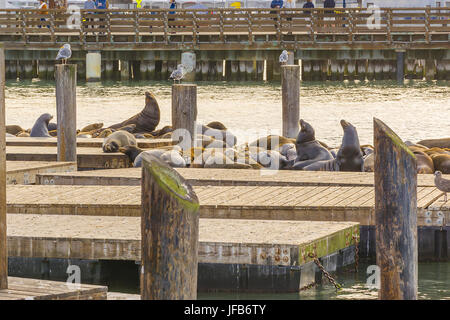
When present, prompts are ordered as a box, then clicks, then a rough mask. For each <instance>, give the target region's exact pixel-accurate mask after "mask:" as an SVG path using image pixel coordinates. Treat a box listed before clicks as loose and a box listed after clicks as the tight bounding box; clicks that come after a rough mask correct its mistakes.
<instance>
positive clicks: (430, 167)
mask: <svg viewBox="0 0 450 320" xmlns="http://www.w3.org/2000/svg"><path fill="white" fill-rule="evenodd" d="M52 119H53V116H52V115H50V114H49V113H45V114H43V115H41V116H40V117H39V118H38V119H37V120H36V122H35V124H34V125H33V127H32V128H31V129H28V130H24V129H23V128H21V127H20V126H18V125H9V126H6V132H7V135H8V136H17V137H28V136H30V137H51V136H56V135H57V124H56V123H52V122H50V121H51V120H52ZM159 121H160V108H159V105H158V102H157V101H156V98H155V96H154V95H153V94H151V93H149V92H146V93H145V106H144V108H143V110H142V111H141V112H140V113H138V114H136V115H134V116H133V117H131V118H129V119H127V120H125V121H123V122H120V123H117V124H114V125H111V126H109V127H106V128H104V127H103V123H94V124H90V125H88V126H86V127H84V128H82V129H81V130H77V136H78V137H80V138H81V137H83V138H91V137H92V138H104V142H103V145H102V149H103V151H104V152H122V153H124V154H126V155H127V156H128V157H129V158H130V160H131V163H133V166H135V167H139V166H141V165H142V161H141V157H142V155H141V153H142V152H146V153H150V154H152V155H154V156H156V157H158V158H160V159H161V160H163V161H165V162H167V163H168V164H169V165H171V166H173V167H186V166H189V167H194V168H239V169H261V168H267V169H277V170H278V169H281V170H306V171H373V166H374V158H375V150H374V148H373V147H372V146H371V145H363V146H360V143H359V138H358V133H357V130H356V128H355V127H354V126H353V125H352V124H351V123H349V122H347V121H345V120H341V121H340V125H341V127H342V129H343V132H344V134H343V138H342V143H341V145H340V147H339V148H330V147H328V146H327V145H326V144H325V143H323V142H321V141H319V140H316V137H315V131H314V128H313V127H312V126H311V125H310V124H309V123H308V122H306V121H305V120H303V119H300V121H299V123H300V131H299V133H298V135H297V138H296V139H291V138H286V137H283V136H278V135H269V136H267V137H261V138H259V139H257V140H256V141H253V142H251V143H244V144H241V145H237V138H236V136H235V135H234V134H233V133H231V132H230V131H229V130H228V129H227V127H226V126H225V125H224V124H222V123H221V122H219V121H214V122H210V123H208V124H206V125H204V124H199V125H197V128H196V130H197V134H196V136H195V139H194V145H193V146H189V147H188V148H186V147H185V146H183V148H182V147H181V144H180V145H179V146H175V147H173V148H172V149H171V150H168V149H152V150H144V149H140V148H138V146H137V145H138V144H137V139H143V138H176V137H175V136H173V135H174V134H177V133H176V131H175V132H174V130H173V128H172V127H171V126H165V127H163V128H161V129H159V130H156V127H157V126H158V125H159ZM407 145H408V146H409V148H410V149H411V151H412V152H413V153H414V154H415V156H416V159H417V171H418V173H434V172H435V171H441V172H442V173H444V174H449V173H450V138H447V139H433V140H423V141H419V142H418V143H417V144H413V143H410V142H407Z"/></svg>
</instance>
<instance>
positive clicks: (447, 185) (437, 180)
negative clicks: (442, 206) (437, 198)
mask: <svg viewBox="0 0 450 320" xmlns="http://www.w3.org/2000/svg"><path fill="white" fill-rule="evenodd" d="M434 184H435V185H436V188H438V189H439V190H441V191H442V192H444V202H447V192H450V180H447V179H444V178H442V172H440V171H436V172H435V173H434Z"/></svg>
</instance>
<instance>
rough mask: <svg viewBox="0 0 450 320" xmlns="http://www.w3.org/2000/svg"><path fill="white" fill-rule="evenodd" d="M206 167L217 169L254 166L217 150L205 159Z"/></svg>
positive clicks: (250, 167)
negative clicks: (235, 159) (235, 160)
mask: <svg viewBox="0 0 450 320" xmlns="http://www.w3.org/2000/svg"><path fill="white" fill-rule="evenodd" d="M204 167H205V168H216V169H252V166H250V165H248V164H245V163H238V162H234V161H233V160H231V159H230V158H227V156H225V155H224V154H223V153H221V152H215V153H214V154H212V155H210V156H209V157H208V158H207V159H206V160H205V164H204Z"/></svg>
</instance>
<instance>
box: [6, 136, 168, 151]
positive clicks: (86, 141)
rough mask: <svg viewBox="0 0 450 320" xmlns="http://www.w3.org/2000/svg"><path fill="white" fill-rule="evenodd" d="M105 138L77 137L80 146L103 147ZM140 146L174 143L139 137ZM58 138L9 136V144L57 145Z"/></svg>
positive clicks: (155, 146) (154, 146) (147, 147)
mask: <svg viewBox="0 0 450 320" xmlns="http://www.w3.org/2000/svg"><path fill="white" fill-rule="evenodd" d="M103 141H104V139H103V138H77V146H78V147H86V148H101V147H102V144H103ZM136 141H137V144H138V147H139V148H144V149H150V148H159V147H167V146H170V145H172V143H173V142H172V140H171V139H137V140H136ZM56 143H57V138H53V137H52V138H33V137H25V138H19V137H7V138H6V145H7V146H22V147H26V146H33V147H56Z"/></svg>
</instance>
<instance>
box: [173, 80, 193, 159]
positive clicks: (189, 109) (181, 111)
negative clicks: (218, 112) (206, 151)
mask: <svg viewBox="0 0 450 320" xmlns="http://www.w3.org/2000/svg"><path fill="white" fill-rule="evenodd" d="M196 121H197V85H195V84H174V85H173V86H172V127H173V129H174V130H177V129H183V130H184V132H180V133H181V135H180V134H179V133H178V134H173V135H172V138H173V139H174V140H175V142H176V143H178V142H179V138H180V136H181V137H182V138H183V140H182V144H181V146H182V148H183V151H187V150H186V149H190V148H191V147H192V146H194V144H193V142H194V139H195V129H196V128H195V122H196Z"/></svg>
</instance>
